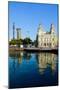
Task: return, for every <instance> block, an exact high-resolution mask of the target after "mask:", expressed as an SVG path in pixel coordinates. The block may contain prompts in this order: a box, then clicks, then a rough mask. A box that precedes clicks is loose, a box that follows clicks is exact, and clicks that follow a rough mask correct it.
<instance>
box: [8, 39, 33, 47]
mask: <svg viewBox="0 0 60 90" xmlns="http://www.w3.org/2000/svg"><path fill="white" fill-rule="evenodd" d="M31 43H32V40H31V39H30V38H25V39H24V40H23V39H19V40H18V39H14V40H13V39H12V40H11V41H10V42H9V45H18V46H20V44H31Z"/></svg>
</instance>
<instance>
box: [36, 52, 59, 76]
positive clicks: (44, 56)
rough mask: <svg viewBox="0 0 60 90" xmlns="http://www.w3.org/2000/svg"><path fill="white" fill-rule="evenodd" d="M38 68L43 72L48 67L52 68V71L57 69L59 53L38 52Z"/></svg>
mask: <svg viewBox="0 0 60 90" xmlns="http://www.w3.org/2000/svg"><path fill="white" fill-rule="evenodd" d="M37 62H38V69H39V72H40V73H41V74H43V73H44V71H45V70H46V68H50V69H51V71H52V72H55V71H56V65H57V64H56V63H57V54H53V53H38V54H37Z"/></svg>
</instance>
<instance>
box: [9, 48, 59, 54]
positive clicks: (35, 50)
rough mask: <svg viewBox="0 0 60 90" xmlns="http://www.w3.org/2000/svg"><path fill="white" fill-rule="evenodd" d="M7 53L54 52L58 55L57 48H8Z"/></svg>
mask: <svg viewBox="0 0 60 90" xmlns="http://www.w3.org/2000/svg"><path fill="white" fill-rule="evenodd" d="M9 51H26V52H55V53H58V49H57V48H18V47H14V48H12V47H11V48H9Z"/></svg>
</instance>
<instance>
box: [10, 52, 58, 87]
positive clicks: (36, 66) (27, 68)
mask: <svg viewBox="0 0 60 90" xmlns="http://www.w3.org/2000/svg"><path fill="white" fill-rule="evenodd" d="M37 82H38V83H37ZM9 83H10V88H12V87H13V88H14V87H15V88H16V87H27V86H45V85H57V83H58V55H57V54H54V53H41V52H38V53H37V52H34V53H30V52H28V53H27V52H20V51H19V52H10V53H9Z"/></svg>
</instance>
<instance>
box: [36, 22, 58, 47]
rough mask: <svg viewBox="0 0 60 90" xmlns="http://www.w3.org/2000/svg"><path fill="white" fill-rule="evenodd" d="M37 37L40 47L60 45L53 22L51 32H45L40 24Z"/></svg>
mask: <svg viewBox="0 0 60 90" xmlns="http://www.w3.org/2000/svg"><path fill="white" fill-rule="evenodd" d="M37 37H38V38H37V43H38V47H43V48H46V47H47V48H55V47H57V45H58V39H57V35H56V33H55V28H54V25H53V24H51V27H50V31H49V32H45V31H44V30H43V28H42V26H41V24H40V25H39V27H38V33H37Z"/></svg>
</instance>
